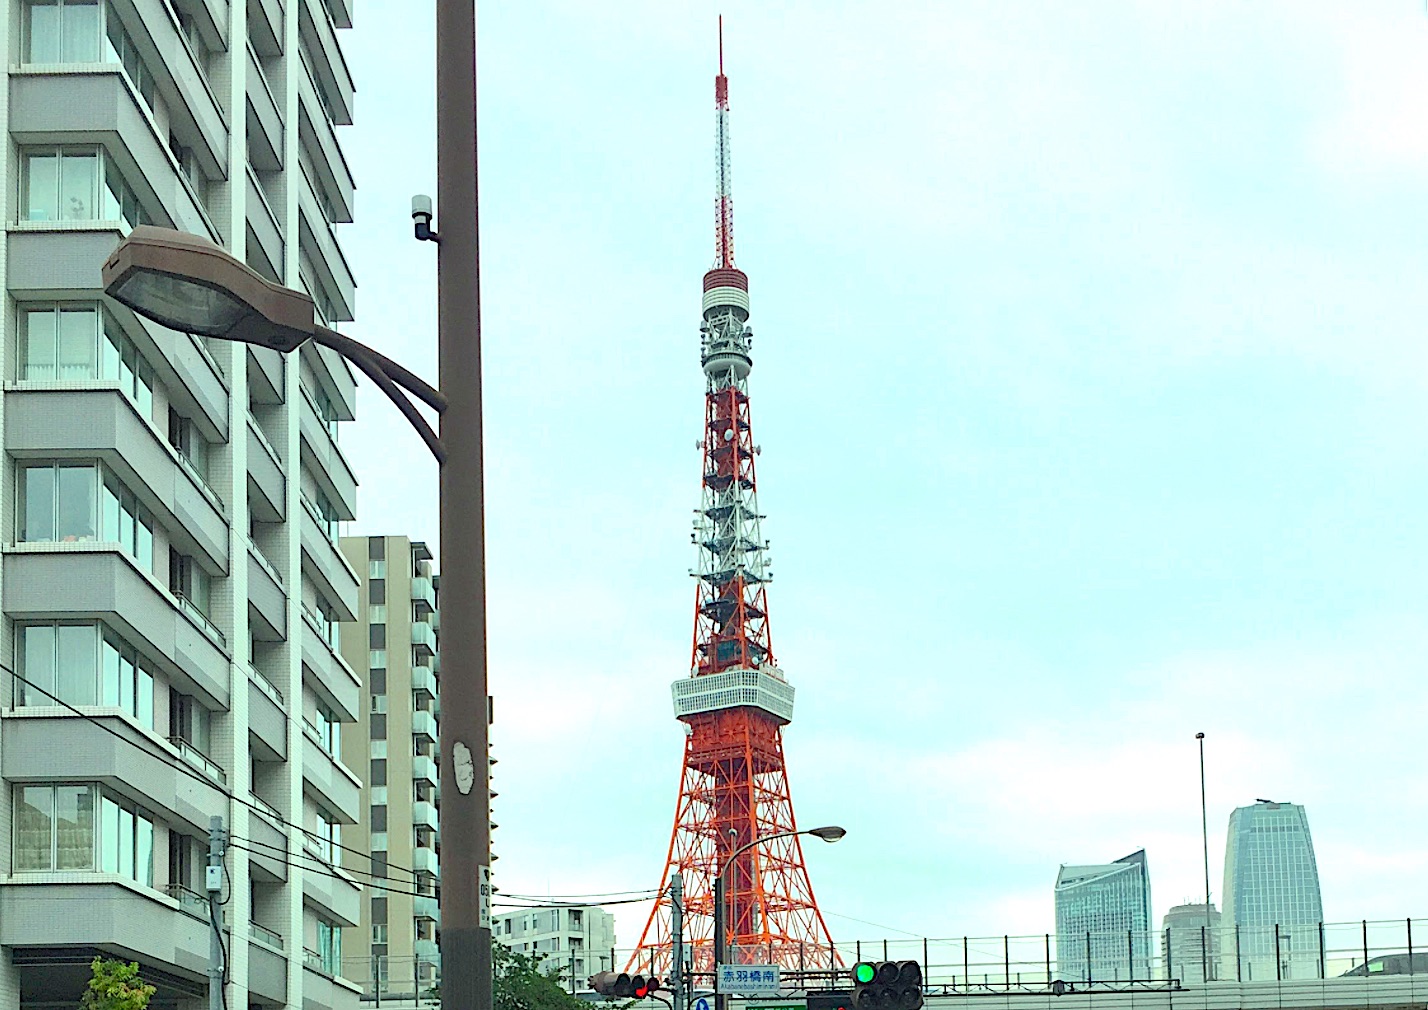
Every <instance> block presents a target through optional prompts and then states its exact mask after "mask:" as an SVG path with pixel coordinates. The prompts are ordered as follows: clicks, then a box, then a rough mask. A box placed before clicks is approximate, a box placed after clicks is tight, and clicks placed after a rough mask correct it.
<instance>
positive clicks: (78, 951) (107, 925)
mask: <svg viewBox="0 0 1428 1010" xmlns="http://www.w3.org/2000/svg"><path fill="white" fill-rule="evenodd" d="M27 876H29V875H27ZM27 876H20V877H16V876H12V877H10V878H9V880H8V881H7V883H6V885H5V886H4V887H3V888H0V944H3V945H4V948H5V956H6V960H9V961H12V962H13V963H14V964H15V966H16V967H17V968H18V969H19V973H20V987H21V994H28V998H26V999H25V1000H24V1002H23V1003H20V1004H8V1005H12V1006H13V1005H30V1004H32V1003H49V1002H54V1001H57V1004H58V1005H63V1006H78V1005H79V1000H80V996H81V994H82V993H83V991H84V989H85V985H86V983H87V981H88V979H89V975H90V969H89V964H88V961H89V959H90V958H91V957H93V956H95V955H97V954H102V955H105V956H108V957H114V958H118V959H120V960H123V961H137V962H139V965H140V969H141V973H142V974H143V975H144V977H145V979H146V980H149V981H150V982H151V983H152V984H155V985H157V986H158V987H159V993H157V994H156V996H155V1005H164V1006H173V1005H174V1004H175V1001H176V1000H177V1001H184V1000H192V999H195V998H201V997H202V996H203V994H204V993H205V992H206V985H207V983H206V972H207V968H208V939H209V925H208V922H207V920H206V918H201V917H199V916H198V915H195V914H190V912H188V911H186V910H185V909H184V907H183V906H182V905H181V904H180V902H179V900H178V899H176V898H171V897H169V896H168V895H166V894H164V893H163V892H161V891H158V890H154V889H151V888H145V887H140V886H138V885H131V884H121V883H118V882H116V881H113V880H109V879H104V878H101V877H99V875H97V874H96V875H95V878H96V879H94V880H93V881H92V882H91V881H86V880H84V879H83V875H80V874H73V873H67V874H62V875H61V874H54V875H38V874H36V875H33V876H32V879H27ZM47 878H48V879H47ZM225 942H229V943H231V942H232V938H231V937H229V938H227V939H226V940H225ZM66 954H71V955H79V956H71V957H66V956H65V955H66ZM21 994H16V995H17V997H18V996H20V995H21ZM160 1001H162V1002H160Z"/></svg>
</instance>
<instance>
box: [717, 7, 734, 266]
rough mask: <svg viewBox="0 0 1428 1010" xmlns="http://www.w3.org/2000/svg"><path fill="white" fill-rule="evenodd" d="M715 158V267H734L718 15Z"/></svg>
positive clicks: (726, 91) (731, 169) (721, 21)
mask: <svg viewBox="0 0 1428 1010" xmlns="http://www.w3.org/2000/svg"><path fill="white" fill-rule="evenodd" d="M714 110H715V112H714V115H715V119H716V125H715V129H716V136H715V138H714V151H715V157H717V158H718V165H717V166H716V167H717V171H718V178H717V179H716V183H717V185H718V190H717V195H716V197H715V201H714V232H715V234H714V266H715V267H716V268H718V267H724V268H729V267H732V266H733V265H734V166H733V161H732V159H731V157H730V152H729V78H727V77H725V76H724V16H723V15H722V14H721V15H719V74H718V76H717V77H715V78H714Z"/></svg>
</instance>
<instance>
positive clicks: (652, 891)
mask: <svg viewBox="0 0 1428 1010" xmlns="http://www.w3.org/2000/svg"><path fill="white" fill-rule="evenodd" d="M501 893H502V894H504V895H505V896H506V897H508V898H519V899H520V900H522V901H573V900H574V899H576V898H624V897H629V896H632V895H641V894H642V895H648V896H654V895H656V894H659V893H660V892H659V888H657V887H637V888H631V889H630V890H628V891H603V892H600V893H598V894H515V893H512V892H510V891H502V892H501Z"/></svg>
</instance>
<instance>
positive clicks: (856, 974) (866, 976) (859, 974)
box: [853, 961, 878, 985]
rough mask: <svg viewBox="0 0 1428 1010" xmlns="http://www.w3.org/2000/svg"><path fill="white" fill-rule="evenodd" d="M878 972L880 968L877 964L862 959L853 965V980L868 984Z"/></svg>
mask: <svg viewBox="0 0 1428 1010" xmlns="http://www.w3.org/2000/svg"><path fill="white" fill-rule="evenodd" d="M877 973H878V969H877V966H876V965H872V964H869V963H868V962H866V961H860V962H859V963H858V964H856V965H854V966H853V981H854V982H857V983H858V984H859V985H867V984H868V983H869V982H871V981H872V980H873V979H874V977H876V976H877Z"/></svg>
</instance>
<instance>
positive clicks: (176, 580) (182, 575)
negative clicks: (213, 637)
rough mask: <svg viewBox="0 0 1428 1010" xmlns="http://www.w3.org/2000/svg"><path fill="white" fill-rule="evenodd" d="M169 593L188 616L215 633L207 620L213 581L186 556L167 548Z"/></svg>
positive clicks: (214, 629) (196, 563)
mask: <svg viewBox="0 0 1428 1010" xmlns="http://www.w3.org/2000/svg"><path fill="white" fill-rule="evenodd" d="M169 592H171V593H173V594H174V595H175V596H177V597H178V598H179V602H180V604H187V606H185V607H184V608H183V609H184V610H185V611H186V612H188V613H189V614H190V615H193V616H196V617H199V618H201V619H202V620H201V621H200V622H199V623H200V624H201V625H202V626H203V627H204V628H205V630H212V631H214V632H217V630H218V629H217V628H215V627H214V626H213V624H212V623H211V622H210V621H209V620H208V613H209V606H210V604H211V603H212V595H213V579H212V577H211V576H210V575H209V574H208V573H207V572H206V571H204V570H203V568H202V566H200V565H199V563H198V562H197V561H196V560H195V559H194V558H192V557H190V556H189V555H187V554H180V553H179V552H178V551H176V550H174V549H173V548H169Z"/></svg>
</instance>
